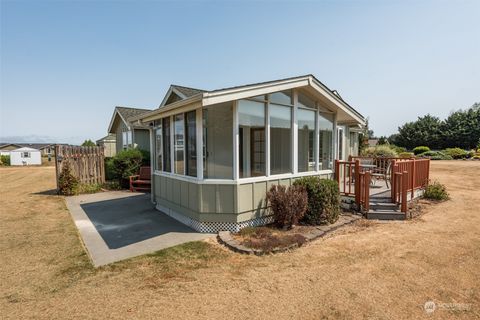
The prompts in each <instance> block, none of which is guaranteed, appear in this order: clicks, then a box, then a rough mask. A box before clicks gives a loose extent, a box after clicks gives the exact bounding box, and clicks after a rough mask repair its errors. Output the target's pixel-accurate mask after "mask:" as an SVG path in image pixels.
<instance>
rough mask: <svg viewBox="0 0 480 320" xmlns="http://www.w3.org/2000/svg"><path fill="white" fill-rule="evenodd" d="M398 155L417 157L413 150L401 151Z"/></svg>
mask: <svg viewBox="0 0 480 320" xmlns="http://www.w3.org/2000/svg"><path fill="white" fill-rule="evenodd" d="M398 156H399V157H400V158H413V157H415V155H414V154H413V152H400V153H399V154H398Z"/></svg>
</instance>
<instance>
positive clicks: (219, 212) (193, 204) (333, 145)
mask: <svg viewBox="0 0 480 320" xmlns="http://www.w3.org/2000/svg"><path fill="white" fill-rule="evenodd" d="M136 120H138V121H140V122H141V123H142V124H144V125H145V126H150V127H151V128H152V130H151V135H152V141H154V143H153V144H152V146H155V147H154V150H152V159H153V162H152V174H153V177H152V200H153V201H154V202H155V203H156V207H157V209H158V210H160V211H163V212H165V213H166V214H168V215H170V216H172V217H173V218H175V219H177V220H179V221H181V222H182V223H185V224H187V225H189V226H191V227H192V228H194V229H196V230H198V231H201V232H216V231H219V230H231V231H238V230H239V229H241V228H243V227H246V226H255V225H262V224H265V223H268V222H270V221H272V218H271V216H269V215H268V210H267V208H266V200H265V195H266V192H267V190H268V189H269V188H270V187H271V186H272V185H274V184H283V185H290V184H291V183H292V182H293V181H294V180H295V179H297V178H299V177H304V176H320V177H322V178H327V179H330V178H333V169H334V159H347V158H348V155H349V154H352V155H356V154H358V132H359V131H360V130H361V128H363V127H364V126H365V118H364V117H363V116H362V115H361V114H360V113H359V112H357V111H356V110H355V109H354V108H352V107H351V106H350V105H348V104H347V103H346V102H345V101H344V100H343V99H342V98H341V97H340V95H339V94H338V93H335V92H333V91H331V90H330V89H328V88H327V87H326V86H325V85H324V84H322V83H321V82H320V81H318V80H317V79H316V78H315V77H314V76H313V75H305V76H300V77H294V78H288V79H282V80H275V81H269V82H263V83H256V84H250V85H244V86H238V87H232V88H226V89H219V90H213V91H204V90H198V89H192V88H186V87H180V86H174V85H172V86H171V87H170V89H169V90H168V92H167V94H166V96H165V98H164V99H163V101H162V103H161V104H160V106H159V108H158V109H156V110H153V111H150V112H146V113H143V114H141V115H140V116H137V117H133V118H131V119H130V121H136Z"/></svg>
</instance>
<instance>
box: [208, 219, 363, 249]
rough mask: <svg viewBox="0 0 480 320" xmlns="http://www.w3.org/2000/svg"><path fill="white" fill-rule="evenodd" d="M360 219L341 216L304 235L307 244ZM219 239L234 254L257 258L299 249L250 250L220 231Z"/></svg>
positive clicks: (226, 232)
mask: <svg viewBox="0 0 480 320" xmlns="http://www.w3.org/2000/svg"><path fill="white" fill-rule="evenodd" d="M359 219H362V217H361V216H359V215H350V214H345V215H341V216H340V217H339V218H338V220H337V222H335V223H333V224H329V225H324V226H318V227H316V228H315V230H313V231H310V232H309V233H306V234H302V235H303V236H304V237H305V239H306V240H307V242H310V241H313V240H315V239H317V238H320V237H323V236H325V235H327V234H329V233H331V232H333V231H335V230H337V229H339V228H341V227H343V226H345V225H348V224H350V223H353V222H355V221H357V220H359ZM217 239H218V241H219V242H220V243H221V244H223V245H225V246H226V247H227V248H229V249H230V250H232V251H234V252H238V253H242V254H254V255H257V256H262V255H265V254H269V253H280V252H285V251H288V250H292V249H295V248H298V247H299V246H298V244H297V243H294V244H292V245H290V246H288V247H284V248H275V249H273V250H272V251H268V252H266V251H263V250H258V249H252V248H248V247H246V246H244V245H242V244H241V243H240V242H238V241H237V240H235V239H234V238H233V237H232V233H231V232H230V231H220V232H219V233H218V236H217Z"/></svg>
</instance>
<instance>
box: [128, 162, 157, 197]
mask: <svg viewBox="0 0 480 320" xmlns="http://www.w3.org/2000/svg"><path fill="white" fill-rule="evenodd" d="M151 185H152V176H151V171H150V167H140V172H139V174H137V175H134V176H130V191H132V192H135V191H150V186H151Z"/></svg>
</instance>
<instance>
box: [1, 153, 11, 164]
mask: <svg viewBox="0 0 480 320" xmlns="http://www.w3.org/2000/svg"><path fill="white" fill-rule="evenodd" d="M0 165H2V166H9V165H10V156H9V155H6V154H4V155H1V156H0Z"/></svg>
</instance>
